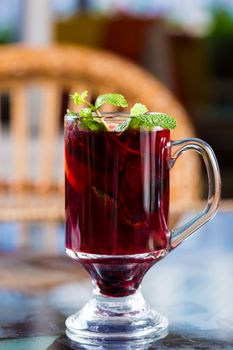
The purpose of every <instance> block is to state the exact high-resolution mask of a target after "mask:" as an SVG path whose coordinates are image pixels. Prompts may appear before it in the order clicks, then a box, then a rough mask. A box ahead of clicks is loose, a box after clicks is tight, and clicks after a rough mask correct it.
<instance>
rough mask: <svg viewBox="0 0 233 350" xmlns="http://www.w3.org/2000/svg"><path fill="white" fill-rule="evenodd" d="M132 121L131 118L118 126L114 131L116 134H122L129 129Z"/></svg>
mask: <svg viewBox="0 0 233 350" xmlns="http://www.w3.org/2000/svg"><path fill="white" fill-rule="evenodd" d="M130 121H131V118H127V119H125V121H124V122H123V123H121V124H118V125H117V127H116V128H115V129H114V131H116V132H122V131H125V130H126V129H128V126H129V123H130Z"/></svg>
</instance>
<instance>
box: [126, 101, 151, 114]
mask: <svg viewBox="0 0 233 350" xmlns="http://www.w3.org/2000/svg"><path fill="white" fill-rule="evenodd" d="M146 112H148V109H147V107H146V106H145V105H143V104H142V103H135V105H134V106H133V107H132V108H131V110H130V115H131V116H137V115H141V114H144V113H146Z"/></svg>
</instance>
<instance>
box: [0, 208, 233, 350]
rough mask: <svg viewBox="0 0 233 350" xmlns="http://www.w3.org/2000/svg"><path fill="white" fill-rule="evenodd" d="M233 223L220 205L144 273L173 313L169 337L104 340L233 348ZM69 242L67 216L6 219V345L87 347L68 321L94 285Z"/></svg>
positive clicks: (0, 292) (152, 292)
mask: <svg viewBox="0 0 233 350" xmlns="http://www.w3.org/2000/svg"><path fill="white" fill-rule="evenodd" d="M187 218H188V216H187V215H186V216H185V217H183V218H182V221H186V220H187ZM232 226H233V212H220V213H219V214H218V215H217V216H216V218H215V219H214V220H212V221H211V222H210V223H208V224H207V225H205V226H204V227H203V228H201V229H200V230H199V232H198V233H196V235H194V236H193V237H192V238H190V239H188V240H187V241H186V242H184V243H183V244H182V245H181V246H180V247H178V248H177V249H176V250H175V251H173V252H172V253H171V254H169V255H168V256H167V257H166V259H164V260H162V261H161V262H159V263H158V264H157V265H155V266H154V267H153V268H152V269H151V270H150V271H149V272H148V273H147V275H146V276H145V278H144V280H143V286H142V290H143V293H144V294H145V298H146V300H147V301H149V302H150V304H151V305H152V306H153V307H154V308H156V310H158V311H159V312H161V313H162V314H164V315H166V316H167V317H168V319H169V322H170V333H169V335H168V337H166V338H165V339H163V340H160V341H158V342H157V343H156V345H149V344H148V346H147V347H141V346H140V344H138V345H137V344H136V343H135V342H134V343H133V344H126V343H124V344H119V343H118V344H115V345H114V344H113V343H111V344H105V345H104V344H103V343H101V345H100V346H99V347H98V348H99V349H115V348H116V349H117V348H118V349H131V348H132V349H176V348H177V349H195V348H198V349H220V348H221V349H232V348H233V336H232V331H233V303H232V290H233V277H232V276H233V240H232V232H231V231H232ZM22 237H23V238H22ZM45 238H46V239H45ZM45 242H47V245H45ZM63 242H64V227H63V225H62V224H61V223H50V224H30V223H28V224H25V223H24V224H1V235H0V251H1V254H0V263H1V265H0V276H1V278H0V288H1V289H0V310H1V315H0V338H1V341H0V349H4V350H11V349H16V348H17V349H23V350H27V349H30V350H37V349H38V350H39V349H40V350H44V349H49V350H61V349H63V350H64V349H82V347H80V346H78V347H77V345H75V344H74V343H72V342H71V341H69V340H68V339H67V338H66V337H65V336H64V331H65V326H64V321H65V318H66V317H67V315H70V314H71V313H73V312H74V311H76V310H77V309H78V308H80V307H81V306H82V305H83V304H84V303H85V302H86V301H87V300H88V299H89V298H90V296H91V290H92V286H91V282H90V279H89V277H88V276H87V275H86V273H85V272H84V271H83V270H82V269H81V268H80V267H79V265H78V264H77V263H75V262H73V261H71V260H70V259H68V258H66V257H65V256H64V243H63ZM25 243H26V245H27V247H26V246H25ZM96 348H97V347H96ZM83 349H85V347H83ZM86 349H88V348H87V347H86ZM90 349H91V348H90Z"/></svg>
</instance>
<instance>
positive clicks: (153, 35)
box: [0, 0, 233, 198]
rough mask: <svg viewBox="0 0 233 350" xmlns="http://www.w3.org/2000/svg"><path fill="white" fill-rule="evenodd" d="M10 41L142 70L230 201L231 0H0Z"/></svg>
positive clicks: (3, 33)
mask: <svg viewBox="0 0 233 350" xmlns="http://www.w3.org/2000/svg"><path fill="white" fill-rule="evenodd" d="M13 42H26V43H28V44H30V45H33V46H43V45H44V44H49V43H51V42H60V43H73V44H82V45H87V46H91V47H97V48H103V49H107V50H110V51H114V52H115V53H117V54H120V55H122V56H125V57H127V58H129V59H130V60H133V61H134V62H136V63H138V64H140V65H142V66H143V67H144V68H146V69H147V70H149V71H150V72H152V74H154V75H155V76H156V77H157V78H159V79H160V80H161V81H162V82H163V83H164V84H165V85H166V86H167V87H168V88H169V89H170V90H171V91H172V92H173V93H174V94H175V95H176V96H177V97H178V99H179V100H180V101H181V103H182V104H183V105H184V106H185V108H186V109H187V111H188V113H189V115H190V117H191V118H192V122H193V124H194V126H195V128H196V132H197V135H198V136H199V137H200V138H203V139H204V140H206V141H207V142H209V143H210V144H211V145H212V146H213V148H214V150H215V152H216V155H217V157H218V160H219V163H220V167H221V171H222V178H223V197H225V198H230V197H232V196H233V181H232V177H233V167H232V161H231V160H232V152H233V137H232V136H233V135H232V133H233V1H232V0H186V1H182V0H151V1H145V0H66V1H63V0H51V1H49V0H40V1H35V0H0V43H1V44H2V45H4V44H7V43H13ZM2 103H3V104H4V103H5V104H7V102H6V101H2ZM3 108H4V106H3Z"/></svg>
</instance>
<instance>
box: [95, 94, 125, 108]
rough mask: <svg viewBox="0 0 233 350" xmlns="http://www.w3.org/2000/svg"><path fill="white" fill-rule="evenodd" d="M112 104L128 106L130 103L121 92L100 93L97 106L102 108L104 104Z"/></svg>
mask: <svg viewBox="0 0 233 350" xmlns="http://www.w3.org/2000/svg"><path fill="white" fill-rule="evenodd" d="M105 103H107V104H110V105H113V106H117V107H127V106H128V103H127V101H126V99H125V98H124V96H123V95H121V94H103V95H99V96H98V97H97V99H96V101H95V108H96V109H98V108H100V107H101V106H102V105H103V104H105Z"/></svg>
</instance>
